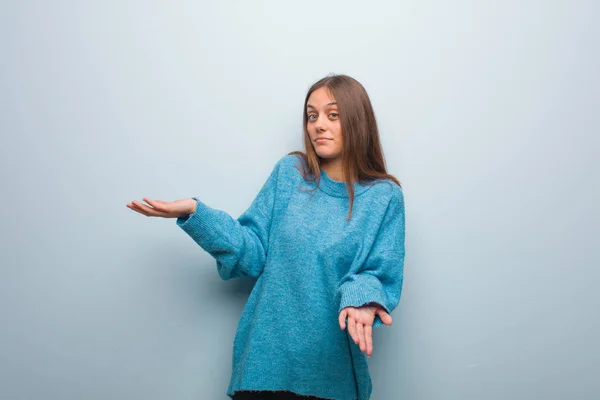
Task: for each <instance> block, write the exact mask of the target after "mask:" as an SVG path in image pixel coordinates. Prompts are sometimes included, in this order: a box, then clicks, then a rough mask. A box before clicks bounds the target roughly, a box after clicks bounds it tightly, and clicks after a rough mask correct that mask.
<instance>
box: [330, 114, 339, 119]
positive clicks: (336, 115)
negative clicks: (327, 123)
mask: <svg viewBox="0 0 600 400" xmlns="http://www.w3.org/2000/svg"><path fill="white" fill-rule="evenodd" d="M329 115H335V117H334V118H337V117H338V116H339V114H338V113H329Z"/></svg>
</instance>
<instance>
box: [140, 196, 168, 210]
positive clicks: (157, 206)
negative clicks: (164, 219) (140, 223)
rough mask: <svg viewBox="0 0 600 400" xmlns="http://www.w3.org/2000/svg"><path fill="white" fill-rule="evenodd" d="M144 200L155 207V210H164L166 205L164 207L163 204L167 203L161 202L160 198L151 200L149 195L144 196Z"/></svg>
mask: <svg viewBox="0 0 600 400" xmlns="http://www.w3.org/2000/svg"><path fill="white" fill-rule="evenodd" d="M144 201H145V202H146V203H148V204H150V205H151V206H152V208H154V209H155V210H157V211H164V207H163V205H164V204H165V203H164V202H160V201H159V200H151V199H149V198H147V197H144ZM161 203H162V204H161Z"/></svg>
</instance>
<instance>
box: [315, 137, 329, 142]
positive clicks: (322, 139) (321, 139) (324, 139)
mask: <svg viewBox="0 0 600 400" xmlns="http://www.w3.org/2000/svg"><path fill="white" fill-rule="evenodd" d="M326 140H331V139H329V138H317V139H316V140H315V142H325V141H326Z"/></svg>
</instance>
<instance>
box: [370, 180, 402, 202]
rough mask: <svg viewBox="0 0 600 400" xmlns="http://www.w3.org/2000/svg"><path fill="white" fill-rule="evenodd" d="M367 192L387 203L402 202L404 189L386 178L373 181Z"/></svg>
mask: <svg viewBox="0 0 600 400" xmlns="http://www.w3.org/2000/svg"><path fill="white" fill-rule="evenodd" d="M368 193H369V195H370V196H373V197H377V198H378V199H380V200H383V202H385V203H388V204H390V203H394V204H404V191H403V190H402V188H401V187H400V186H398V184H397V183H396V182H394V181H393V180H391V179H388V178H385V179H378V180H377V181H375V182H374V183H373V184H372V187H371V189H370V190H368Z"/></svg>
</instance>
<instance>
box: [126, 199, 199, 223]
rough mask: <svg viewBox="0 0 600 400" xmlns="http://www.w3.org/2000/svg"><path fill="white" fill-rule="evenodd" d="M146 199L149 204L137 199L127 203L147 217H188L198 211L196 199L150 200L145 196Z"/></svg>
mask: <svg viewBox="0 0 600 400" xmlns="http://www.w3.org/2000/svg"><path fill="white" fill-rule="evenodd" d="M144 201H145V202H146V203H148V204H149V206H148V205H146V204H143V203H142V202H139V201H137V200H133V201H132V202H130V203H128V204H127V207H129V208H130V209H132V210H133V211H136V212H139V213H140V214H143V215H145V216H147V217H163V218H179V217H182V218H183V217H186V216H188V215H190V214H193V213H194V212H195V211H196V204H197V202H196V200H194V199H181V200H176V201H173V202H167V201H162V200H150V199H149V198H147V197H144Z"/></svg>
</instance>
